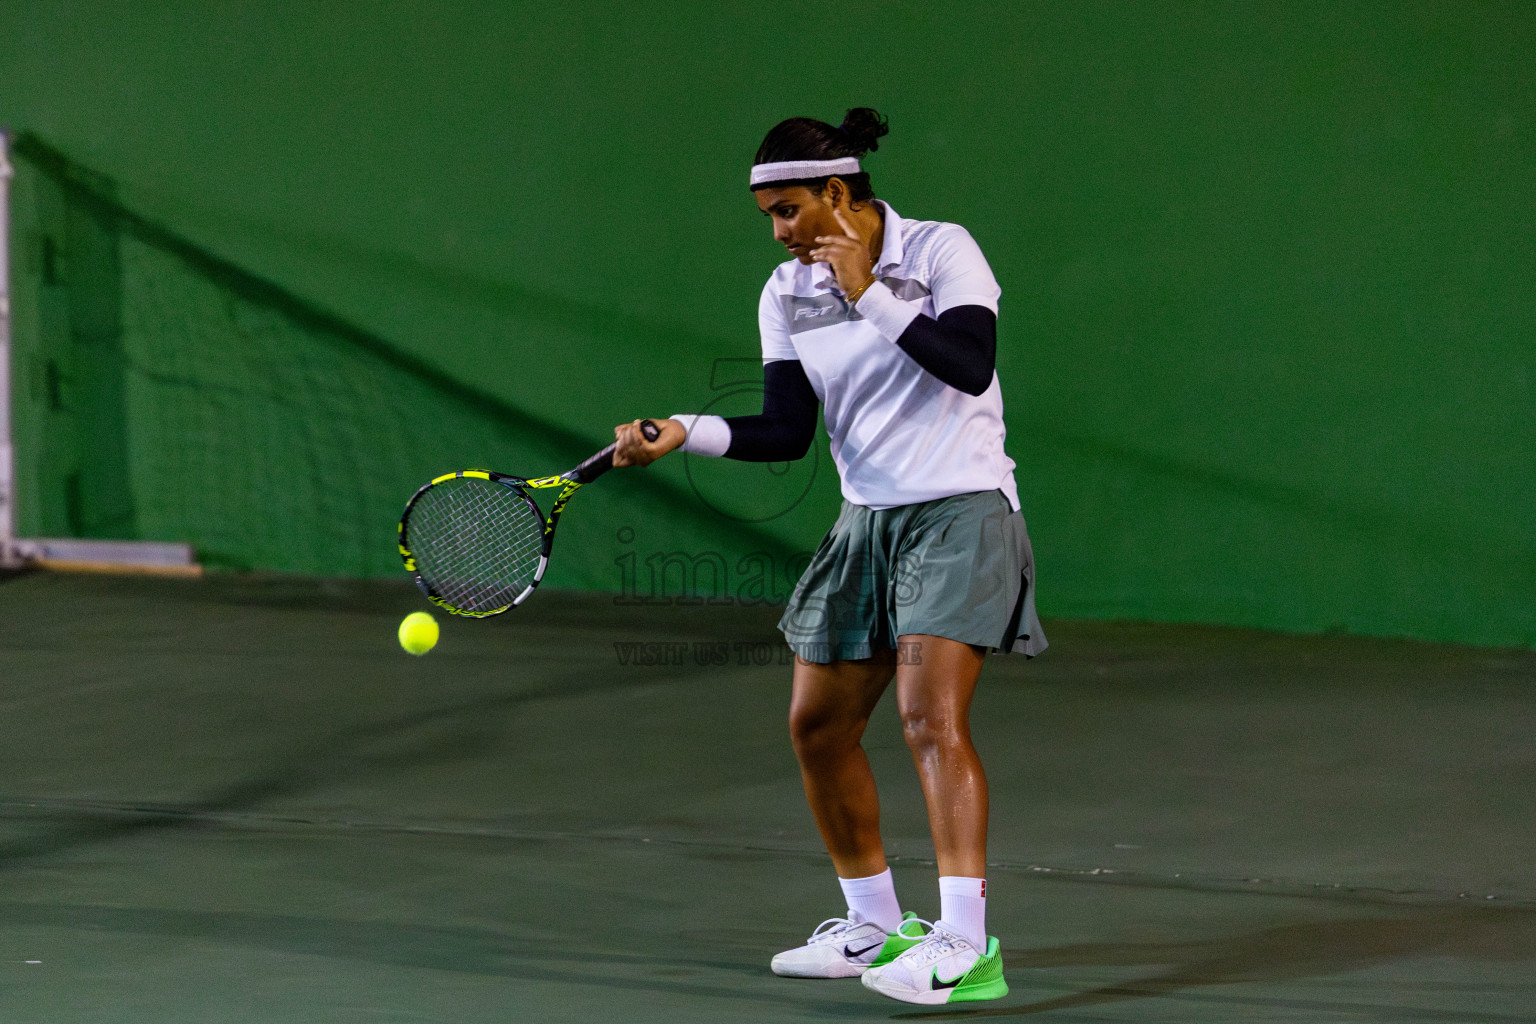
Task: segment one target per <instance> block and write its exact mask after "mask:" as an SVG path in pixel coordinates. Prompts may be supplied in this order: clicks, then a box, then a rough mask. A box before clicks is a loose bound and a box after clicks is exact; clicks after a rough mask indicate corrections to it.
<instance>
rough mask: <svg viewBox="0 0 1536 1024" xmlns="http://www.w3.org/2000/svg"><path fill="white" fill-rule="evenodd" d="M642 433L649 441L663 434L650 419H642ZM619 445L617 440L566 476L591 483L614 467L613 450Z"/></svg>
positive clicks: (580, 481)
mask: <svg viewBox="0 0 1536 1024" xmlns="http://www.w3.org/2000/svg"><path fill="white" fill-rule="evenodd" d="M640 433H642V434H644V435H645V439H646V440H647V441H654V440H656V439H657V438H658V437H660V436H661V428H660V427H658V426H657V425H656V424H654V423H652V422H651V421H650V420H641V421H640ZM618 446H619V445H618V442H617V441H615V442H614V443H613V444H611V445H609V446H608V447H607V448H604V449H603V450H602V451H600V452H598V453H597V454H596V455H594V456H592V457H591V458H590V459H588V460H587V461H586V462H583V463H582V464H581V465H579V466H577V467H576V468H575V469H573V470H571V471H570V472H569V473H567V474H566V476H568V477H570V478H571V479H572V480H574V481H576V482H577V483H579V484H589V483H591V482H592V481H593V480H596V479H597V478H598V477H600V476H602V475H603V474H604V473H606V472H608V471H609V470H610V469H612V468H613V451H614V449H615V448H617V447H618Z"/></svg>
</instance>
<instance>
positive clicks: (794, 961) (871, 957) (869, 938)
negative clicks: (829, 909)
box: [772, 910, 917, 978]
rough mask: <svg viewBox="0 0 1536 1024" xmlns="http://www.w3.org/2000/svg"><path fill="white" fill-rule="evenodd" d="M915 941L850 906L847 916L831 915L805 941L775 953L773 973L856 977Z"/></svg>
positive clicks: (911, 917) (799, 976) (799, 975)
mask: <svg viewBox="0 0 1536 1024" xmlns="http://www.w3.org/2000/svg"><path fill="white" fill-rule="evenodd" d="M907 919H908V920H915V919H916V915H915V914H908V915H907ZM903 924H905V922H903ZM916 943H917V939H915V938H907V937H905V936H900V935H896V934H888V933H887V932H886V930H885V929H884V928H881V927H880V926H879V925H877V924H875V923H874V922H873V921H866V920H865V919H864V918H863V916H862V915H860V914H859V912H858V911H857V910H850V911H849V912H848V916H847V917H829V918H827V920H825V921H823V922H821V924H819V925H817V926H816V930H815V931H814V932H812V933H811V937H810V938H809V939H807V940H806V943H805V945H803V946H799V947H797V948H795V949H786V950H785V951H784V952H782V953H780V954H779V955H778V956H776V957H774V958H773V964H772V966H773V973H774V974H777V975H780V976H781V977H785V978H857V977H858V976H859V975H861V974H863V973H864V972H865V971H867V970H869V968H870V965H871V964H873V963H875V962H876V961H877V960H881V961H882V962H889V961H890V960H891V959H892V958H893V957H895V956H896V954H897V953H899V952H901V951H902V950H905V949H906V948H907V947H909V946H912V945H915V944H916ZM888 945H889V946H890V949H889V950H887V946H888Z"/></svg>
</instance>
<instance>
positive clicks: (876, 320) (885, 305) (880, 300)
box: [854, 281, 918, 341]
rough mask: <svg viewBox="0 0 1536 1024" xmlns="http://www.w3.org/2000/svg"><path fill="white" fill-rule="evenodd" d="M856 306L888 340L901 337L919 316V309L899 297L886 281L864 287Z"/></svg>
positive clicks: (860, 313) (861, 314)
mask: <svg viewBox="0 0 1536 1024" xmlns="http://www.w3.org/2000/svg"><path fill="white" fill-rule="evenodd" d="M854 308H855V309H857V310H858V311H859V315H860V316H862V317H863V318H864V319H865V320H868V321H869V324H870V326H871V327H873V328H874V329H875V330H877V331H879V332H880V333H881V334H882V335H884V336H885V338H886V340H887V341H895V340H896V339H897V338H899V337H901V332H902V331H905V330H906V329H907V328H908V327H910V326H912V321H913V320H916V319H917V317H918V310H917V309H916V308H914V307H913V306H912V305H911V304H909V303H907V302H904V301H902V300H901V299H898V298H897V297H896V293H895V292H893V291H891V289H890V288H889V287H888V286H887V285H886V283H885V282H884V281H876V282H875V283H874V284H872V285H870V286H869V287H868V288H866V289H864V294H863V295H860V296H859V301H858V302H856V303H854Z"/></svg>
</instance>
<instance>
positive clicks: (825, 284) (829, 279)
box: [684, 200, 1019, 509]
mask: <svg viewBox="0 0 1536 1024" xmlns="http://www.w3.org/2000/svg"><path fill="white" fill-rule="evenodd" d="M876 202H880V201H879V200H876ZM880 205H881V206H883V207H884V208H885V239H884V242H883V244H882V246H881V251H880V260H879V262H878V263H877V264H876V265H875V275H876V277H877V278H878V279H879V280H878V281H877V282H876V283H875V284H872V285H870V287H869V288H868V290H867V291H865V293H864V294H863V295H862V296H860V298H859V302H858V305H857V306H856V307H854V308H852V309H850V308H849V306H848V303H847V301H846V300H845V298H844V296H843V293H842V291H841V289H840V288H838V285H837V280H836V278H835V277H834V276H833V273H832V268H831V267H830V266H829V265H828V264H825V263H812V264H810V265H809V266H806V265H804V264H802V263H800V261H799V260H789V261H788V262H786V263H783V264H781V265H780V266H779V267H778V269H776V270H775V271H774V272H773V276H772V277H770V278H769V279H768V284H767V286H766V287H764V288H763V295H762V300H761V302H760V303H759V306H758V324H759V328H760V330H761V332H762V341H763V362H765V363H770V362H773V361H774V360H778V359H798V360H800V363H801V365H802V366H804V368H805V375H806V376H807V377H808V378H810V382H811V387H812V389H814V390H815V392H816V397H817V398H818V399H820V400H821V404H822V409H823V417H824V419H825V422H826V425H827V433H828V435H830V437H831V439H832V459H833V461H834V462H835V463H836V464H837V471H838V475H839V476H840V477H841V478H842V484H843V497H844V498H846V499H848V500H849V501H851V502H853V503H854V504H856V505H865V506H867V507H869V508H875V509H882V508H891V507H894V506H896V505H911V504H915V503H917V502H921V501H931V500H932V499H934V498H945V497H949V496H950V495H952V494H965V493H967V492H970V491H990V490H994V489H996V490H1001V491H1002V492H1003V494H1004V495H1006V496H1007V498H1008V502H1009V504H1010V505H1012V506H1013V508H1014V509H1017V508H1018V507H1019V495H1018V488H1017V486H1016V485H1015V483H1014V479H1013V467H1014V463H1013V460H1012V459H1010V458H1009V457H1008V455H1007V454H1006V453H1005V452H1004V451H1003V438H1004V436H1005V433H1006V431H1005V429H1004V426H1003V396H1002V390H1001V388H1000V387H999V386H998V381H997V374H996V373H995V372H994V373H993V374H992V383H991V385H989V386H988V388H987V390H986V391H984V392H982V393H981V394H980V395H968V394H966V393H965V392H963V391H961V390H959V389H958V388H953V387H950V386H949V385H947V384H945V383H943V382H942V381H940V380H939V379H938V378H937V377H935V376H933V375H932V374H931V373H929V372H928V371H927V370H924V369H923V368H922V367H920V366H918V365H917V363H916V362H915V361H914V360H913V359H912V357H911V356H909V355H907V354H906V353H905V352H903V351H902V350H901V349H900V348H899V347H898V346H897V345H896V339H897V338H899V337H900V336H901V333H902V331H904V330H906V328H907V326H908V325H909V324H910V323H911V322H912V321H913V320H914V319H916V318H917V317H918V316H919V315H927V316H930V317H934V318H937V317H938V315H939V314H940V313H943V312H944V311H945V310H947V309H952V308H953V307H955V306H985V307H986V308H987V309H990V310H991V311H992V312H993V313H994V314H995V313H996V312H997V300H998V296H999V295H1000V294H1001V290H1000V289H999V288H998V286H997V280H996V278H994V277H993V276H992V268H991V267H989V266H988V265H987V261H986V258H985V257H984V256H982V254H981V249H980V248H979V247H978V246H977V245H976V242H975V240H974V239H972V238H971V235H970V233H969V232H968V231H966V230H965V228H963V227H961V226H960V225H958V224H946V223H943V222H940V221H913V220H904V219H903V218H902V217H900V216H899V215H898V214H897V213H896V211H895V210H893V209H891V207H890V205H889V204H887V203H884V202H880ZM684 419H685V425H686V426H687V427H688V429H689V434H690V437H689V442H690V443H688V444H686V445H685V448H686V449H688V450H690V451H697V452H699V453H700V454H716V455H718V454H723V452H724V451H725V444H726V443H728V436H721V437H719V438H718V439H716V438H715V437H705V436H700V437H698V438H695V437H693V436H692V435H693V434H694V432H695V426H696V425H697V427H698V428H699V429H698V433H699V434H700V435H706V434H710V435H713V434H715V433H716V432H717V430H723V428H724V426H725V425H724V423H723V421H722V422H720V423H718V424H716V423H709V424H706V423H705V422H703V421H705V420H712V419H714V417H698V422H697V424H695V422H694V419H693V417H685V418H684ZM705 428H707V429H705ZM712 449H713V450H712Z"/></svg>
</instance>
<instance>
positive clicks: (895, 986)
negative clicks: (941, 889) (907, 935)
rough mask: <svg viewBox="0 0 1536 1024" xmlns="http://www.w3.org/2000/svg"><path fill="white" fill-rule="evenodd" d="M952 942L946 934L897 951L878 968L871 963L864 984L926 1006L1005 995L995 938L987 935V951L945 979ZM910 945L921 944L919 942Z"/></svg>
mask: <svg viewBox="0 0 1536 1024" xmlns="http://www.w3.org/2000/svg"><path fill="white" fill-rule="evenodd" d="M959 941H961V942H963V941H964V940H959ZM954 943H955V940H954V939H953V937H952V936H949V935H948V934H947V933H946V934H945V935H944V936H943V937H941V939H940V941H938V943H937V944H936V945H934V946H933V947H930V948H929V949H927V950H916V951H914V952H913V953H912V955H910V956H905V957H904V956H901V955H899V954H898V956H897V957H896V958H895V959H893V960H891V961H890V963H888V964H886V965H884V966H882V967H879V968H876V967H874V966H873V965H871V967H870V969H869V970H868V971H866V972H865V974H864V977H863V982H864V987H865V988H867V989H869V990H871V991H873V992H878V993H880V994H881V995H883V996H889V997H890V998H892V999H899V1000H901V1001H902V1002H905V1003H921V1004H923V1005H926V1006H938V1005H942V1004H944V1003H966V1002H980V1001H982V1000H987V999H1001V998H1002V997H1003V996H1005V995H1007V994H1008V982H1007V980H1006V979H1005V978H1004V977H1003V958H1002V954H1001V953H1000V952H999V950H998V943H997V939H996V938H995V937H993V936H988V938H987V951H986V954H985V955H984V956H981V957H978V958H977V959H976V960H975V961H973V962H972V963H971V965H970V967H968V968H966V969H965V970H964V972H963V973H962V974H961V975H960V976H958V977H955V978H945V977H944V973H945V967H946V964H948V963H949V962H951V961H952V960H953V958H954V957H955V955H956V954H958V953H959V952H960V951H959V950H957V949H955V944H954ZM913 945H914V946H916V945H922V942H919V943H914V944H913ZM965 945H966V947H968V948H969V949H971V950H972V951H974V950H975V948H976V947H974V946H971V945H970V944H969V943H965ZM908 948H909V949H912V947H910V946H909V947H908ZM951 969H953V968H951Z"/></svg>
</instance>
